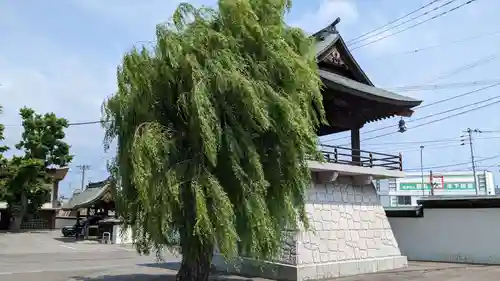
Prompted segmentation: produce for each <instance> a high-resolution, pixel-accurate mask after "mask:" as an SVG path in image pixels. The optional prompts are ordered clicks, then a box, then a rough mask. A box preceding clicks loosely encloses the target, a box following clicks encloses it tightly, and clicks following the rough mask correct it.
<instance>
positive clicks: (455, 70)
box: [426, 52, 500, 83]
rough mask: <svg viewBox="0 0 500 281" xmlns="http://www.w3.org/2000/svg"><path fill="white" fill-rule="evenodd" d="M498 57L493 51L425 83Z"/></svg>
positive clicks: (498, 54)
mask: <svg viewBox="0 0 500 281" xmlns="http://www.w3.org/2000/svg"><path fill="white" fill-rule="evenodd" d="M498 57H500V52H496V53H493V54H491V55H489V56H487V57H484V58H482V59H479V60H477V61H474V62H472V63H469V64H466V65H462V66H459V67H457V68H455V69H454V70H452V71H450V72H447V73H445V74H443V75H440V76H438V77H436V78H433V79H431V80H429V81H427V82H426V83H432V82H435V81H438V80H441V79H443V78H447V77H450V76H452V75H455V74H458V73H460V72H463V71H466V70H470V69H471V68H474V67H477V66H480V65H482V64H485V63H488V62H490V61H492V60H494V59H496V58H498Z"/></svg>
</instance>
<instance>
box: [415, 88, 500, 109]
mask: <svg viewBox="0 0 500 281" xmlns="http://www.w3.org/2000/svg"><path fill="white" fill-rule="evenodd" d="M499 85H500V82H498V83H496V84H493V85H490V86H486V87H483V88H479V89H476V90H473V91H470V92H465V93H463V94H460V95H456V96H452V97H449V98H446V99H442V100H438V101H435V102H431V103H428V104H423V105H420V106H417V107H415V109H421V108H424V107H428V106H432V105H436V104H440V103H443V102H447V101H450V100H454V99H458V98H461V97H464V96H467V95H470V94H474V93H477V92H480V91H484V90H487V89H489V88H493V87H497V86H499Z"/></svg>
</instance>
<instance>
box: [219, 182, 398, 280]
mask: <svg viewBox="0 0 500 281" xmlns="http://www.w3.org/2000/svg"><path fill="white" fill-rule="evenodd" d="M307 195H308V198H307V203H306V211H307V215H308V218H309V225H310V229H308V230H307V231H304V230H303V231H300V232H298V233H288V234H285V235H286V236H288V239H286V240H287V242H286V243H285V245H284V249H283V253H282V255H281V258H280V259H279V260H278V261H275V262H274V263H269V264H268V265H269V267H271V268H272V269H263V268H262V266H260V267H259V266H258V265H256V264H255V263H254V262H252V261H249V260H245V259H243V260H239V261H238V262H237V263H238V264H236V263H233V264H231V265H227V264H224V263H223V261H222V260H221V259H220V257H217V256H216V257H215V259H214V264H215V265H216V266H217V267H219V268H222V269H224V270H226V271H229V272H233V273H238V272H241V273H244V274H249V275H255V276H262V277H267V278H279V279H286V280H319V279H327V278H334V277H338V276H347V275H354V274H361V273H368V272H376V271H381V270H388V269H394V268H400V267H404V266H406V264H407V260H406V257H403V256H401V252H400V251H399V248H398V244H397V242H396V239H395V238H394V235H393V233H392V230H391V226H390V224H389V222H388V220H387V217H386V215H385V211H384V209H383V207H382V205H381V204H380V201H379V198H378V196H377V194H376V191H375V187H374V186H373V184H371V183H370V184H368V185H363V186H360V185H355V184H353V183H352V180H351V179H350V178H339V179H337V181H335V182H333V183H326V184H315V183H311V187H310V188H309V189H308V190H307ZM250 264H252V265H250Z"/></svg>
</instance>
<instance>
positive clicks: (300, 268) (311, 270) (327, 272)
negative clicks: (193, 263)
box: [213, 254, 408, 281]
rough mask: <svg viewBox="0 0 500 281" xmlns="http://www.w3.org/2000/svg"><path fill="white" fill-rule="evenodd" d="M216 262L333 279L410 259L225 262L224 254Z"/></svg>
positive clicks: (236, 268)
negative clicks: (324, 261) (297, 263)
mask: <svg viewBox="0 0 500 281" xmlns="http://www.w3.org/2000/svg"><path fill="white" fill-rule="evenodd" d="M213 263H214V264H215V265H216V268H217V270H219V271H222V272H225V273H230V274H237V275H241V276H251V277H260V278H267V279H276V280H284V281H303V280H322V279H330V278H336V277H342V276H351V275H358V274H365V273H373V272H379V271H384V270H391V269H395V268H402V267H406V266H407V264H408V261H407V259H406V257H405V256H395V257H386V258H376V259H364V260H350V261H340V262H328V263H323V264H305V265H290V264H282V263H272V262H262V261H257V260H253V259H248V258H239V259H237V260H234V261H231V262H225V261H224V258H223V257H222V256H221V255H219V254H215V255H214V260H213Z"/></svg>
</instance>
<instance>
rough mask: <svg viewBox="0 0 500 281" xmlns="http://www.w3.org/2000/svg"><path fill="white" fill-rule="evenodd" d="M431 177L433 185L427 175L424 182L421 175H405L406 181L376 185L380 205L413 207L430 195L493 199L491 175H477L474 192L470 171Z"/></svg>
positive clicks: (472, 177) (478, 172)
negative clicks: (487, 196) (486, 197)
mask: <svg viewBox="0 0 500 281" xmlns="http://www.w3.org/2000/svg"><path fill="white" fill-rule="evenodd" d="M432 177H433V179H432V185H431V179H430V174H429V173H424V176H423V178H422V174H421V173H406V177H405V178H401V179H390V180H387V181H386V182H377V183H376V185H377V188H378V189H379V195H380V198H381V201H382V204H383V205H384V206H386V207H396V206H416V205H417V200H419V199H420V198H421V197H425V196H432V195H438V196H439V195H446V196H471V195H472V196H473V195H476V194H477V195H481V196H485V195H495V184H494V181H493V173H492V172H490V171H476V177H477V185H478V189H477V190H476V186H475V183H474V175H473V173H472V171H455V172H433V175H432ZM422 183H423V185H422ZM431 187H432V188H431Z"/></svg>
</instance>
